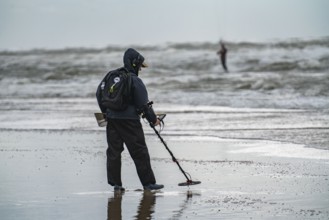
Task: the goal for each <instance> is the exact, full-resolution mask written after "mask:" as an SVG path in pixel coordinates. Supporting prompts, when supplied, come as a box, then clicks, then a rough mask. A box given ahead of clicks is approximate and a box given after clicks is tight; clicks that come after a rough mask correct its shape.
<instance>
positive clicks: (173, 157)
mask: <svg viewBox="0 0 329 220" xmlns="http://www.w3.org/2000/svg"><path fill="white" fill-rule="evenodd" d="M150 126H151V127H152V128H153V130H154V132H155V133H156V134H157V135H158V137H159V139H160V140H161V142H162V143H163V145H164V146H165V147H166V149H167V151H168V152H169V154H170V156H171V158H172V160H173V161H174V162H175V163H176V164H177V165H178V167H179V169H180V171H182V173H183V174H184V176H185V178H186V179H187V182H192V180H191V179H190V178H188V176H187V175H186V173H185V171H184V170H183V168H182V167H181V166H180V164H179V163H178V161H177V159H176V158H175V156H174V154H173V153H172V152H171V150H170V149H169V148H168V146H167V144H166V142H165V141H164V140H163V138H162V137H161V136H160V134H159V132H158V131H157V129H155V127H154V126H153V125H152V124H150Z"/></svg>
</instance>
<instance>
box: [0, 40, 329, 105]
mask: <svg viewBox="0 0 329 220" xmlns="http://www.w3.org/2000/svg"><path fill="white" fill-rule="evenodd" d="M132 47H135V48H136V49H137V50H139V51H140V52H141V53H142V54H143V55H144V56H145V57H146V59H147V62H148V63H149V66H150V67H149V68H147V69H145V70H144V71H143V72H142V74H143V76H142V78H143V80H144V82H145V84H147V86H148V88H149V90H150V91H151V93H152V94H154V96H155V97H156V98H157V99H158V100H159V101H165V102H169V103H175V102H177V103H185V104H193V105H194V104H211V105H224V106H233V107H234V106H235V107H240V106H244V107H289V108H290V107H291V108H295V107H300V105H297V106H296V105H291V104H287V103H289V101H288V100H296V101H295V103H297V102H300V103H303V104H302V107H305V106H306V107H316V108H318V107H321V108H322V107H323V108H324V107H328V106H329V103H328V102H329V101H323V100H327V99H328V98H327V97H328V96H329V89H328V88H329V37H325V38H318V39H289V40H281V41H275V42H226V47H227V48H228V54H227V65H228V69H229V73H225V72H224V71H223V69H222V67H221V63H220V61H219V59H218V56H217V54H216V52H217V50H218V49H219V45H218V43H212V42H204V43H168V44H163V45H153V46H132ZM126 48H127V46H108V47H105V48H65V49H59V50H46V49H35V50H29V51H0V98H1V97H2V98H4V97H5V98H8V97H23V98H24V97H93V96H94V93H95V87H96V86H97V85H98V82H99V81H100V79H101V78H102V77H103V76H104V75H105V74H106V72H107V71H108V70H110V69H113V68H118V67H120V66H122V54H123V52H124V51H125V50H126ZM256 96H257V97H258V102H257V103H255V98H254V97H256ZM315 97H316V98H315ZM259 99H261V100H263V102H259ZM248 100H249V101H248Z"/></svg>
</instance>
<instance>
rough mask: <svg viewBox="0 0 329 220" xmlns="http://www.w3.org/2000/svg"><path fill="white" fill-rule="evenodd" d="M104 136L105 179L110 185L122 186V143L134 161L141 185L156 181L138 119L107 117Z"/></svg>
mask: <svg viewBox="0 0 329 220" xmlns="http://www.w3.org/2000/svg"><path fill="white" fill-rule="evenodd" d="M106 136H107V143H108V148H107V151H106V156H107V181H108V183H109V184H110V185H112V186H114V185H118V186H122V181H121V153H122V151H123V150H124V148H123V144H125V145H126V147H127V149H128V151H129V154H130V156H131V158H132V159H133V161H134V163H135V166H136V170H137V174H138V177H139V179H140V181H141V183H142V185H143V186H145V185H148V184H154V183H155V182H156V181H155V177H154V173H153V170H152V168H151V161H150V155H149V152H148V149H147V146H146V143H145V136H144V131H143V128H142V124H141V122H140V121H139V120H130V119H108V123H107V127H106Z"/></svg>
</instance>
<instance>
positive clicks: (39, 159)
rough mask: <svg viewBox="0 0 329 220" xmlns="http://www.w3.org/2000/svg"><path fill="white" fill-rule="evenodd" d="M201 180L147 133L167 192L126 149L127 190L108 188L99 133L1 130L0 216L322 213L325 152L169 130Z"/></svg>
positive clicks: (327, 173) (327, 194)
mask: <svg viewBox="0 0 329 220" xmlns="http://www.w3.org/2000/svg"><path fill="white" fill-rule="evenodd" d="M162 135H163V138H164V139H165V140H166V141H167V143H168V145H169V148H170V149H171V150H172V151H173V153H174V155H175V156H176V157H177V158H178V159H179V160H180V164H181V165H182V167H183V168H184V169H185V171H187V172H188V173H190V174H191V176H192V179H194V180H200V181H201V182H202V183H201V184H200V185H195V186H191V187H190V188H188V187H180V186H178V185H177V184H178V183H179V182H183V181H185V177H184V176H183V174H182V173H181V172H180V171H179V169H178V167H177V165H176V164H175V163H173V162H172V161H171V159H170V156H169V154H168V152H167V151H166V150H165V148H164V146H163V145H162V144H161V143H160V141H159V140H158V139H157V137H156V136H155V135H147V136H146V139H147V143H148V147H149V151H150V155H151V160H152V161H151V162H152V166H153V169H154V172H155V175H156V178H157V181H158V183H161V184H164V185H165V188H164V189H163V190H160V191H157V192H152V193H151V192H144V191H143V190H141V185H140V182H139V180H138V177H137V174H136V170H135V167H134V165H133V162H132V160H131V158H130V156H129V155H128V153H127V151H126V150H125V151H124V154H123V167H122V177H123V183H124V187H126V189H127V190H126V192H125V193H123V194H117V193H114V192H113V189H112V187H110V186H109V185H107V182H106V171H105V160H106V158H105V150H106V142H105V132H104V131H103V130H95V131H81V130H80V131H74V130H14V129H13V130H10V129H8V130H6V129H2V130H1V131H0V140H1V142H0V144H1V145H0V175H1V178H0V186H1V187H0V193H1V197H0V213H1V219H5V220H7V219H8V220H9V219H27V220H29V219H150V218H151V219H328V218H329V206H328V204H329V160H328V158H329V156H328V151H326V150H317V149H309V148H303V146H301V145H291V144H285V143H281V142H271V141H261V140H236V139H220V138H210V137H208V138H207V137H197V136H193V137H183V136H179V137H178V136H177V137H175V136H169V135H166V134H165V132H163V134H162Z"/></svg>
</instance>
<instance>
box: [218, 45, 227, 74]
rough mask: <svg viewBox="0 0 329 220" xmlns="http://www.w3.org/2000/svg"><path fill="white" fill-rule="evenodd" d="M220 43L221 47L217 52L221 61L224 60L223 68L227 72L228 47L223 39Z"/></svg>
mask: <svg viewBox="0 0 329 220" xmlns="http://www.w3.org/2000/svg"><path fill="white" fill-rule="evenodd" d="M219 44H220V49H219V51H217V54H218V55H219V56H220V61H221V62H222V66H223V69H224V70H225V72H228V69H227V66H226V53H227V49H226V47H225V45H224V43H223V41H220V42H219Z"/></svg>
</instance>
